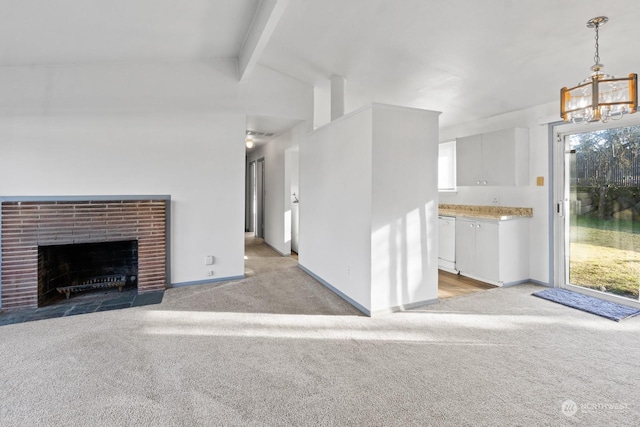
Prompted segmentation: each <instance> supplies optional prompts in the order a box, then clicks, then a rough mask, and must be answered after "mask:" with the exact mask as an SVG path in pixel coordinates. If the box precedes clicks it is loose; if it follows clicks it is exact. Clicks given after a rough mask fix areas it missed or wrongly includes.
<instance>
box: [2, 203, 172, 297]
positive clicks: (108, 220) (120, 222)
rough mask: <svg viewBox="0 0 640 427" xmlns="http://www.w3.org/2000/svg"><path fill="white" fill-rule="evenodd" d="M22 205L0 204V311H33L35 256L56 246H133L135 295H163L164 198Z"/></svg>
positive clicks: (166, 209)
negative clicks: (121, 243) (100, 244)
mask: <svg viewBox="0 0 640 427" xmlns="http://www.w3.org/2000/svg"><path fill="white" fill-rule="evenodd" d="M15 199H18V198H15ZM24 199H25V200H24V201H21V200H13V199H9V198H5V199H0V203H1V205H0V215H1V222H2V223H1V228H0V251H1V252H0V254H1V258H0V287H1V291H2V292H1V304H2V305H1V307H2V308H3V309H9V308H35V307H38V301H39V288H40V289H42V283H41V284H40V286H39V285H38V267H39V254H40V264H42V253H43V250H42V249H43V247H51V246H59V245H82V244H96V243H102V242H126V241H135V242H136V243H137V244H136V245H135V247H136V249H135V252H136V255H137V277H136V280H137V288H138V293H144V292H151V291H158V290H164V289H165V287H166V283H167V265H168V264H167V236H168V233H167V225H168V222H167V216H168V204H169V197H168V196H157V197H153V196H150V197H146V196H145V197H142V196H140V197H139V198H135V197H134V198H132V199H126V200H111V199H107V198H105V197H94V198H91V197H86V198H77V199H75V200H69V199H67V200H65V199H64V198H62V197H61V198H56V199H55V200H36V199H35V198H28V199H27V198H24ZM43 199H44V198H43ZM41 281H42V278H41ZM40 300H41V301H42V300H43V298H42V296H40Z"/></svg>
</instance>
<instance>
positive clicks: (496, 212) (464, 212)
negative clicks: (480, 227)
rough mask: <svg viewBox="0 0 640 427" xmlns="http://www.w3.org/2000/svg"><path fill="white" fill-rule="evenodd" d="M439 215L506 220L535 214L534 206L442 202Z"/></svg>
mask: <svg viewBox="0 0 640 427" xmlns="http://www.w3.org/2000/svg"><path fill="white" fill-rule="evenodd" d="M438 215H440V216H463V217H468V218H481V219H496V220H500V221H505V220H509V219H516V218H531V217H532V216H533V208H521V207H510V206H478V205H445V204H442V205H438Z"/></svg>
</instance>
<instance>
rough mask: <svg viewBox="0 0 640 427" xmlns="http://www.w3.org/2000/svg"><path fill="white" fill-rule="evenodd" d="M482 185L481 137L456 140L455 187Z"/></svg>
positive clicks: (472, 136)
mask: <svg viewBox="0 0 640 427" xmlns="http://www.w3.org/2000/svg"><path fill="white" fill-rule="evenodd" d="M481 183H482V135H471V136H465V137H464V138H458V139H456V185H459V186H462V187H464V186H470V185H480V184H481Z"/></svg>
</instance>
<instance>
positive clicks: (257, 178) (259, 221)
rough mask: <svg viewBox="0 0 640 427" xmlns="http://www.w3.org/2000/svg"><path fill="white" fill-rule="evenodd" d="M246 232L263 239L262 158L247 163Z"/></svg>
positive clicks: (263, 193) (263, 189)
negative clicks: (247, 218) (247, 215)
mask: <svg viewBox="0 0 640 427" xmlns="http://www.w3.org/2000/svg"><path fill="white" fill-rule="evenodd" d="M248 175H249V181H250V182H249V185H248V192H249V197H248V207H247V208H248V210H249V223H248V227H247V229H248V231H249V232H253V235H254V236H255V237H259V238H262V239H264V196H265V186H264V157H260V158H259V159H256V160H252V161H250V162H249V173H248Z"/></svg>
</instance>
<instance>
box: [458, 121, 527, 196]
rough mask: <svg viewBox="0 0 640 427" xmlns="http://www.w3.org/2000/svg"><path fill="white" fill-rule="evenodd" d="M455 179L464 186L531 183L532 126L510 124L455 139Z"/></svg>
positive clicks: (459, 184)
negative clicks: (530, 142) (523, 126)
mask: <svg viewBox="0 0 640 427" xmlns="http://www.w3.org/2000/svg"><path fill="white" fill-rule="evenodd" d="M456 159H457V160H456V161H457V164H456V181H457V185H458V186H461V187H464V186H516V185H528V184H529V130H528V129H524V128H510V129H504V130H500V131H496V132H489V133H483V134H479V135H471V136H466V137H462V138H457V139H456Z"/></svg>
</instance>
